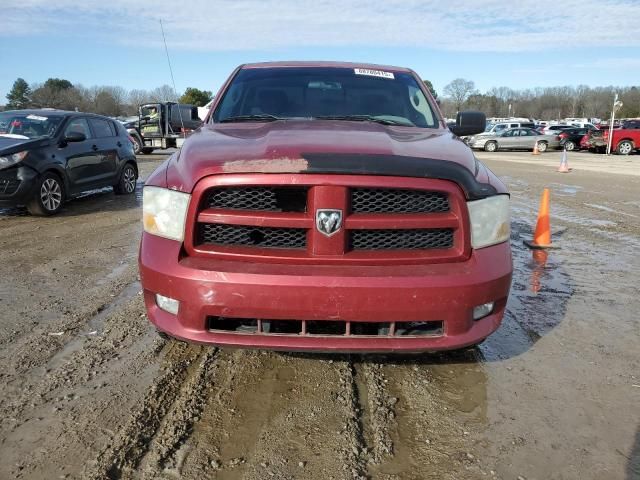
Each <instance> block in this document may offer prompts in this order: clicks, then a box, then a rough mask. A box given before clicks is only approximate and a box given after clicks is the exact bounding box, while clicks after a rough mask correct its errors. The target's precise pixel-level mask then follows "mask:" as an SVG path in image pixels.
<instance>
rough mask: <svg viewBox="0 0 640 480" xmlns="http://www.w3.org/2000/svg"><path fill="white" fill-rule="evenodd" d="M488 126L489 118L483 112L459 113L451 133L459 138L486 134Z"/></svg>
mask: <svg viewBox="0 0 640 480" xmlns="http://www.w3.org/2000/svg"><path fill="white" fill-rule="evenodd" d="M486 126H487V116H486V115H485V114H484V113H482V112H474V111H466V112H458V115H457V116H456V125H455V126H454V127H452V128H451V131H452V132H453V133H454V134H455V135H457V136H459V137H464V136H466V135H475V134H476V133H482V132H484V129H485V128H486Z"/></svg>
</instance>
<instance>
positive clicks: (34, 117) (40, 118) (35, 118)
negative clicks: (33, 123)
mask: <svg viewBox="0 0 640 480" xmlns="http://www.w3.org/2000/svg"><path fill="white" fill-rule="evenodd" d="M27 118H28V119H29V120H38V121H39V122H46V121H47V117H41V116H39V115H27Z"/></svg>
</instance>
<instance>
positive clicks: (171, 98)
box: [150, 85, 178, 102]
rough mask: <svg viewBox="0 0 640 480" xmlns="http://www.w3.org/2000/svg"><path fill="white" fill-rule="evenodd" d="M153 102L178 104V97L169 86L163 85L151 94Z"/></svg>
mask: <svg viewBox="0 0 640 480" xmlns="http://www.w3.org/2000/svg"><path fill="white" fill-rule="evenodd" d="M150 94H151V95H150V96H151V100H152V101H154V102H177V101H178V96H177V95H176V92H175V91H174V90H173V88H172V87H170V86H169V85H162V86H160V87H158V88H154V89H153V90H151V92H150Z"/></svg>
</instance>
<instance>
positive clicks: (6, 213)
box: [0, 207, 29, 220]
mask: <svg viewBox="0 0 640 480" xmlns="http://www.w3.org/2000/svg"><path fill="white" fill-rule="evenodd" d="M27 216H29V212H28V211H27V209H26V208H25V207H7V208H0V220H6V219H9V218H12V217H27Z"/></svg>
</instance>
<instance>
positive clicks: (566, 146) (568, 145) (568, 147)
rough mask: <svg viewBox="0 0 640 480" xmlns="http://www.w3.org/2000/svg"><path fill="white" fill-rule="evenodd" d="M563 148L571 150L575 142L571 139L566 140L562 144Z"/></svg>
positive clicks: (574, 147) (573, 148)
mask: <svg viewBox="0 0 640 480" xmlns="http://www.w3.org/2000/svg"><path fill="white" fill-rule="evenodd" d="M564 149H565V150H566V151H567V152H570V151H572V150H575V149H576V144H575V143H573V142H572V141H571V140H569V141H568V142H566V143H565V144H564Z"/></svg>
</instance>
